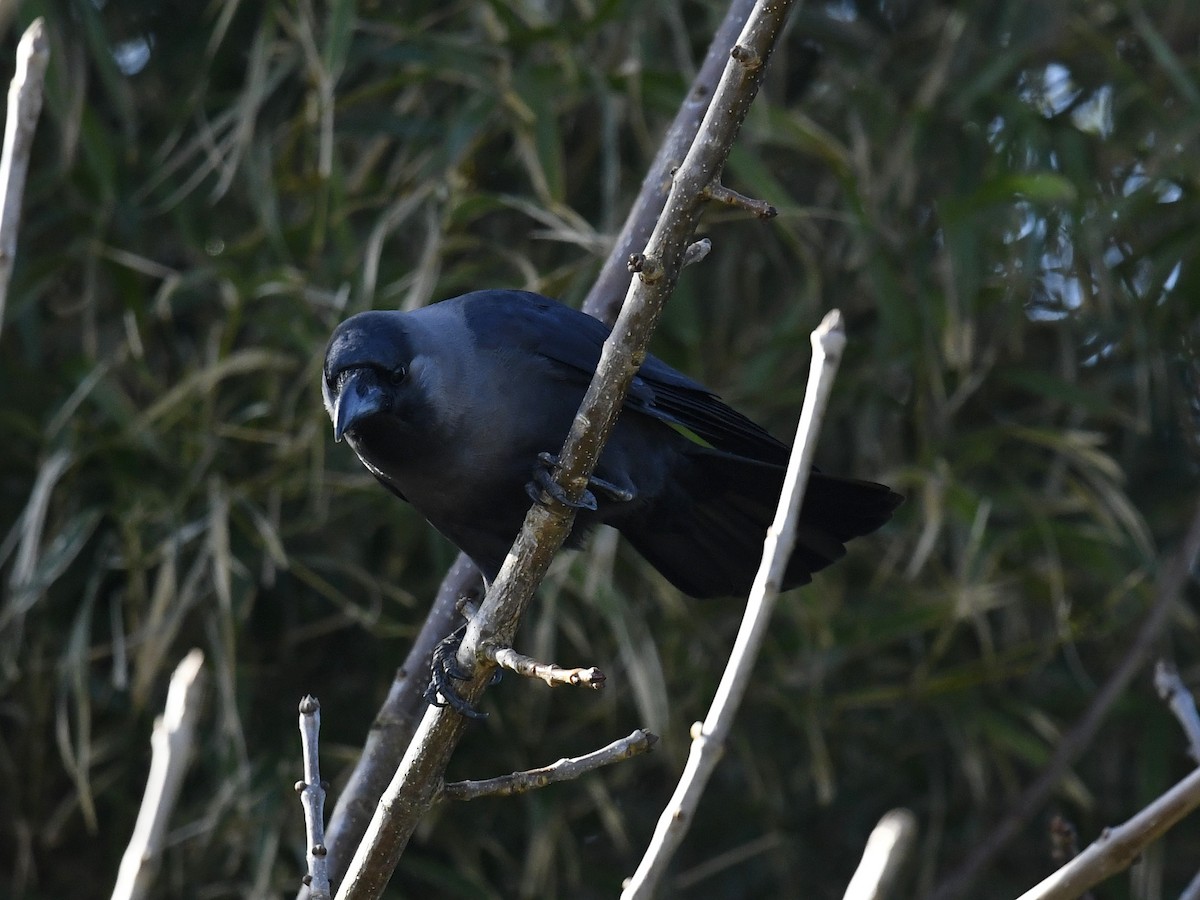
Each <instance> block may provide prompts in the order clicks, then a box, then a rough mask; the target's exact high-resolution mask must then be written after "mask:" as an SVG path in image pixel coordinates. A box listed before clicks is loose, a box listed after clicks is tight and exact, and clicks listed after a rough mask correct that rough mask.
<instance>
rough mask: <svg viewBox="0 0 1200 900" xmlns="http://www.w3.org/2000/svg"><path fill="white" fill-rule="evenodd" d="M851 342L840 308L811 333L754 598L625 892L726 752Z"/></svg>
mask: <svg viewBox="0 0 1200 900" xmlns="http://www.w3.org/2000/svg"><path fill="white" fill-rule="evenodd" d="M845 344H846V335H845V333H844V332H843V330H842V316H841V313H839V312H838V311H837V310H833V311H832V312H830V313H829V314H828V315H827V316H826V317H825V319H824V320H823V321H822V322H821V324H820V325H819V326H818V327H817V329H816V330H815V331H814V332H813V333H812V346H813V358H812V366H811V368H810V370H809V376H808V388H807V390H806V392H805V395H804V408H803V409H802V410H801V413H800V424H799V427H798V428H797V430H796V443H795V444H794V445H793V447H792V455H791V458H790V459H789V460H788V468H787V475H786V476H785V477H784V481H783V491H782V494H781V496H780V500H779V508H778V510H777V511H776V513H775V521H774V522H772V523H771V527H770V529H768V531H767V539H766V544H765V546H764V549H763V559H762V564H761V565H760V566H759V569H758V574H757V575H756V576H755V578H754V585H753V587H751V589H750V599H749V601H748V603H747V604H746V612H745V615H744V616H743V618H742V625H741V628H740V629H739V630H738V635H737V640H736V641H735V642H734V645H733V652H732V653H731V654H730V657H729V663H728V665H727V666H726V668H725V673H724V675H723V676H722V677H721V683H720V685H718V687H717V693H716V696H714V697H713V702H712V705H711V706H710V707H709V710H708V715H707V716H706V717H705V719H704V723H703V724H702V725H701V727H700V728H699V730H698V732H697V733H696V734H695V735H694V737H693V739H692V748H691V752H690V753H689V754H688V761H687V766H686V767H685V768H684V771H683V775H682V776H681V777H680V779H679V784H678V785H677V786H676V788H675V793H674V795H673V796H672V797H671V801H670V802H669V803H668V804H667V807H666V809H664V810H663V812H662V815H661V816H660V817H659V819H658V826H657V827H656V828H655V829H654V836H653V837H652V838H651V839H650V846H649V847H648V848H647V849H646V853H645V855H644V856H643V857H642V861H641V863H639V864H638V867H637V871H636V872H634V874H633V877H632V878H630V879H629V881H628V883H627V884H626V886H625V889H624V891H622V893H621V897H622V898H623V900H639V898H648V897H651V896H653V895H654V893H655V891H656V890H657V888H658V884H659V882H660V881H661V880H662V876H663V873H664V872H665V871H666V868H667V865H668V864H669V863H670V861H671V857H672V856H673V855H674V853H675V850H676V849H677V848H678V847H679V845H680V844H681V843H682V842H683V838H684V836H685V835H686V834H687V831H688V828H689V826H690V825H691V822H692V817H693V816H694V815H695V812H696V807H697V805H698V804H699V802H700V797H701V795H702V794H703V793H704V789H705V787H706V786H707V784H708V779H709V776H711V775H712V772H713V770H714V769H715V768H716V765H717V761H718V760H719V759H720V758H721V755H722V754H723V752H724V749H725V741H726V738H727V737H728V735H729V731H730V729H731V728H732V726H733V718H734V716H735V715H736V714H737V710H738V707H739V706H740V705H741V702H742V697H743V696H744V695H745V693H746V688H747V687H748V686H749V684H750V678H751V675H752V673H753V669H754V663H755V660H756V659H757V658H758V652H759V650H760V649H761V647H762V642H763V638H764V637H765V636H766V633H767V628H768V626H769V625H770V618H771V611H772V610H773V609H774V608H775V600H776V598H777V597H778V596H779V589H780V586H781V585H782V583H783V576H784V572H785V571H786V570H787V564H788V560H789V559H790V557H791V555H792V548H793V546H794V545H795V542H796V524H797V522H798V520H799V518H800V505H801V503H802V502H803V500H804V489H805V487H806V486H807V484H808V474H809V470H810V469H811V468H812V460H813V452H814V450H815V448H816V443H817V434H818V433H819V432H820V429H821V419H822V418H823V416H824V414H825V405H826V402H827V400H828V399H829V392H830V389H831V388H832V387H833V378H834V375H835V374H836V373H837V368H838V363H840V362H841V358H842V349H843V347H844V346H845Z"/></svg>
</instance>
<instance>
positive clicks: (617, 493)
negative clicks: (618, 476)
mask: <svg viewBox="0 0 1200 900" xmlns="http://www.w3.org/2000/svg"><path fill="white" fill-rule="evenodd" d="M558 465H559V461H558V457H557V456H555V455H554V454H553V453H546V452H542V453H539V454H538V465H537V466H536V467H535V468H534V470H533V480H532V481H530V482H529V483H528V484H526V485H525V492H526V493H527V494H529V497H530V499H531V500H533V501H534V502H539V503H540V502H541V499H542V492H543V491H545V492H546V493H547V494H549V495H550V496H551V497H553V498H554V499H555V500H557V501H558V502H559V503H561V504H562V505H563V506H569V507H570V508H571V509H586V510H590V511H592V512H594V511H595V510H596V508H597V503H596V495H595V494H593V493H592V491H591V490H587V489H585V490H584V492H583V494H582V495H580V497H579V499H578V500H572V499H571V498H570V497H568V496H567V493H566V491H564V490H563V488H562V485H560V484H559V483H558V482H557V481H555V480H554V470H555V469H557V468H558ZM588 488H595V490H596V491H597V492H598V493H600V494H602V495H603V496H604V497H606V498H608V499H609V500H617V501H619V502H622V503H628V502H629V501H630V500H632V499H633V497H634V494H633V491H629V490H626V489H625V488H622V487H619V486H618V485H615V484H613V483H612V482H611V481H605V480H604V479H603V478H598V477H597V476H596V475H595V474H593V475H592V476H590V477H589V478H588Z"/></svg>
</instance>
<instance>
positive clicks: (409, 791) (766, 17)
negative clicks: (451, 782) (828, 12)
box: [338, 0, 790, 900]
mask: <svg viewBox="0 0 1200 900" xmlns="http://www.w3.org/2000/svg"><path fill="white" fill-rule="evenodd" d="M789 8H790V2H788V0H777V2H766V0H763V2H760V3H758V4H756V5H755V8H754V12H753V13H752V14H751V16H750V18H749V20H748V22H747V25H746V28H745V29H743V32H742V36H741V38H740V40H739V41H738V44H739V46H745V47H749V48H753V49H754V53H755V55H756V59H757V60H758V64H756V65H755V66H754V67H749V66H746V65H744V64H742V63H739V62H738V61H736V60H734V61H732V62H730V63H729V64H728V65H727V66H726V69H725V73H724V75H723V76H722V78H721V82H720V84H719V85H718V87H717V91H716V94H715V95H714V97H713V102H712V104H711V105H710V106H709V111H708V114H706V116H705V118H704V122H703V123H702V125H701V128H700V131H699V133H698V135H697V140H696V141H695V142H694V143H693V145H692V148H691V150H690V151H689V153H688V155H687V157H686V158H685V159H684V162H683V165H682V166H681V167H680V169H679V171H678V172H677V173H676V176H675V179H674V181H673V183H672V187H671V193H670V195H669V196H668V198H667V204H666V206H665V208H664V210H663V215H662V217H661V218H660V219H659V221H658V224H657V226H656V227H655V229H654V233H653V234H652V235H651V236H650V241H649V243H648V244H647V247H646V253H645V256H646V257H647V258H649V259H652V260H654V261H655V264H656V266H658V267H660V268H661V270H662V271H663V272H664V273H665V275H664V277H662V278H660V279H658V280H656V281H654V282H653V283H650V282H649V281H648V280H646V279H645V278H638V279H635V280H634V282H633V286H632V287H631V289H630V292H629V294H628V296H627V297H626V299H625V303H624V305H623V306H622V309H621V315H620V316H619V317H618V319H617V322H616V326H615V327H614V329H613V332H612V334H611V335H610V336H609V338H608V340H607V341H605V343H604V347H603V350H602V351H601V354H600V362H599V364H598V365H597V367H596V374H595V376H594V377H593V379H592V382H591V385H590V386H589V387H588V390H587V393H586V394H585V396H584V399H583V403H582V404H581V406H580V409H579V412H578V413H577V414H576V417H575V421H574V423H573V424H572V426H571V431H570V433H569V434H568V436H567V440H566V442H565V443H564V445H563V448H562V451H561V452H560V453H559V455H558V457H559V461H560V464H559V468H558V479H559V481H560V485H561V487H562V488H563V493H564V494H565V495H566V497H567V498H568V500H572V501H575V500H578V498H579V497H580V496H582V494H583V491H584V490H585V489H586V486H587V481H588V477H589V475H590V473H591V471H592V469H593V468H594V466H595V464H596V460H597V459H598V458H599V455H600V451H601V450H602V449H603V447H604V443H605V441H606V440H607V438H608V435H609V432H610V431H611V429H612V426H613V424H614V422H615V421H616V417H617V413H618V412H619V410H620V408H621V404H622V402H623V400H624V398H625V394H626V392H627V391H628V389H629V385H630V383H631V382H632V380H633V377H634V375H635V373H636V372H637V368H638V366H639V365H640V363H641V361H642V359H644V358H645V353H646V345H647V344H648V342H649V340H650V335H651V333H652V332H653V330H654V327H655V325H656V324H657V323H658V318H659V316H660V315H661V312H662V307H663V304H664V303H665V301H666V298H667V296H668V295H669V294H670V292H671V290H672V289H673V287H674V283H675V279H676V277H677V276H678V273H679V267H680V264H681V263H682V260H683V255H684V252H685V251H686V249H687V246H688V244H689V243H690V242H691V238H692V234H693V232H694V231H695V227H696V222H697V221H698V219H699V215H700V205H701V193H702V191H703V189H704V186H705V185H706V184H708V183H709V182H710V181H711V180H712V179H713V178H714V177H716V176H717V175H719V174H720V172H721V170H722V168H723V167H724V164H725V160H726V158H727V157H728V155H729V150H730V148H731V147H732V145H733V141H734V138H735V137H736V135H737V133H738V131H739V130H740V128H741V124H742V122H743V121H744V119H745V116H746V113H747V112H748V111H749V109H750V104H751V103H752V102H753V99H754V97H755V96H756V95H757V93H758V86H759V84H760V83H761V80H762V62H763V61H765V60H766V58H767V56H768V55H769V54H770V51H771V49H772V48H773V46H774V43H775V41H776V39H777V38H778V36H779V34H780V32H781V30H782V27H783V20H784V17H785V15H786V13H787V11H788V9H789ZM573 523H574V509H573V508H572V507H570V506H568V505H566V504H563V503H561V502H559V501H558V500H552V501H551V502H550V503H549V504H546V505H543V504H541V503H535V504H534V505H533V506H532V507H531V509H530V511H529V513H528V515H527V516H526V518H525V524H524V525H523V526H522V528H521V532H520V534H519V535H518V536H517V540H516V542H515V543H514V544H513V548H512V550H511V551H510V552H509V555H508V557H507V558H506V560H505V563H504V565H503V566H502V567H501V570H500V572H499V574H498V576H497V578H496V580H495V582H494V583H493V584H492V586H491V589H490V590H489V591H488V594H487V596H486V597H485V598H484V602H483V605H482V606H481V607H480V609H479V613H478V614H477V615H475V616H474V617H473V618H472V619H471V623H470V625H469V626H468V628H467V634H466V637H465V638H464V639H463V642H462V647H461V649H460V651H459V654H458V661H459V666H460V667H461V668H462V669H464V670H465V671H471V672H473V676H472V677H470V678H469V679H467V680H465V681H464V682H463V685H462V690H461V692H460V694H461V696H462V698H463V699H464V700H466V701H467V702H468V703H471V704H474V703H476V702H477V701H478V698H479V696H480V695H481V694H482V692H483V690H484V687H485V686H486V683H487V682H488V680H489V678H490V668H491V665H492V664H491V663H490V662H485V661H482V660H480V658H479V650H480V648H481V646H483V645H484V644H485V643H487V642H492V643H495V644H503V645H510V644H511V640H512V635H513V633H514V632H515V630H516V627H517V625H518V624H519V622H520V620H521V618H522V616H523V614H524V612H525V609H526V608H527V607H528V605H529V602H530V601H531V600H532V598H533V593H534V591H535V590H536V588H537V585H538V584H539V583H540V582H541V579H542V578H543V576H544V575H545V573H546V570H547V569H548V568H549V565H550V561H551V559H552V558H553V556H554V554H555V552H557V550H558V548H559V547H560V546H561V545H562V543H563V541H564V540H565V538H566V536H567V534H568V533H569V531H570V529H571V526H572V524H573ZM464 728H465V719H464V717H463V716H461V715H459V714H458V713H456V712H453V711H449V710H446V709H443V708H437V707H432V708H430V709H429V710H428V711H427V712H426V713H425V716H424V718H423V719H422V720H421V725H420V727H419V728H418V730H417V733H416V734H415V735H414V736H413V741H412V744H411V745H410V746H409V749H408V752H407V753H405V755H404V759H403V760H402V761H401V763H400V768H399V769H398V770H397V772H396V775H395V777H394V778H393V779H392V781H391V783H390V784H389V785H388V788H387V790H386V791H385V792H384V794H383V796H382V797H381V799H380V804H379V807H378V808H377V809H376V812H375V815H374V817H373V818H372V820H371V824H370V825H369V826H368V828H367V832H366V834H365V835H364V838H363V842H362V844H361V845H360V846H359V848H358V850H357V852H356V853H355V855H354V859H353V860H352V861H351V863H350V870H349V872H348V873H347V875H346V878H345V881H344V882H343V883H342V885H341V888H340V890H339V892H338V897H339V900H350V898H360V897H363V898H365V897H377V896H379V895H380V894H381V893H382V891H383V889H384V887H385V886H386V884H387V882H388V879H390V877H391V874H392V871H393V870H394V869H395V867H396V864H397V862H398V861H399V859H400V855H401V854H402V853H403V852H404V848H405V846H406V845H407V843H408V840H409V838H410V837H411V836H412V833H413V831H414V830H415V828H416V826H417V822H418V821H419V820H420V817H421V816H422V815H423V814H424V812H425V811H426V810H427V809H428V808H429V806H430V804H431V803H432V802H433V798H434V796H435V795H436V792H437V790H438V788H439V786H440V781H441V778H442V773H443V772H444V771H445V769H446V765H447V763H448V762H449V759H450V754H451V753H452V752H453V749H454V747H455V746H457V744H458V741H459V740H460V738H461V736H462V733H463V730H464Z"/></svg>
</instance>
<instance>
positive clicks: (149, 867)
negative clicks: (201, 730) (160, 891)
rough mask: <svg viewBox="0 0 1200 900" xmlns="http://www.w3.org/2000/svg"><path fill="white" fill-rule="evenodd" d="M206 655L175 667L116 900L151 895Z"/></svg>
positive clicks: (154, 735) (119, 875)
mask: <svg viewBox="0 0 1200 900" xmlns="http://www.w3.org/2000/svg"><path fill="white" fill-rule="evenodd" d="M203 670H204V654H203V653H202V652H200V651H199V650H193V651H191V652H190V653H189V654H188V655H187V656H185V657H184V658H183V661H182V662H180V663H179V665H178V666H176V667H175V674H174V675H172V676H171V686H170V688H169V689H168V691H167V705H166V708H165V709H164V710H163V714H162V715H161V716H160V717H159V718H158V720H157V721H156V722H155V723H154V732H153V733H152V734H151V735H150V747H151V750H152V755H151V757H150V774H149V775H148V776H147V777H146V792H145V794H143V796H142V806H141V809H140V810H138V817H137V822H136V824H135V825H134V826H133V836H132V837H131V838H130V839H129V846H128V847H126V848H125V855H124V856H123V857H121V868H120V869H119V870H118V872H117V883H116V887H114V888H113V893H112V900H134V898H138V897H148V896H150V888H151V886H152V885H153V883H154V875H155V872H156V871H157V870H158V858H159V855H160V854H161V853H162V847H163V839H164V838H165V837H166V833H167V823H168V822H169V821H170V819H171V812H172V811H173V810H174V809H175V801H176V799H177V798H178V797H179V787H180V785H181V784H183V775H184V773H185V772H186V771H187V767H188V762H189V761H190V759H191V755H192V741H193V734H194V732H195V728H196V717H197V716H198V715H199V714H200V705H201V701H202V700H203V696H204V690H203V688H204V681H203V679H202V678H201V675H202V674H203Z"/></svg>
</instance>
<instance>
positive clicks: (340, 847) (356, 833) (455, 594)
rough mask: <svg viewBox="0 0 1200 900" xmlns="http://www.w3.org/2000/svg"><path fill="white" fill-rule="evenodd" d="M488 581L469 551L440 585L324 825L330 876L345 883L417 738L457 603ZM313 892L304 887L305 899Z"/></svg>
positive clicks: (451, 628) (336, 881)
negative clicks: (432, 665) (435, 661)
mask: <svg viewBox="0 0 1200 900" xmlns="http://www.w3.org/2000/svg"><path fill="white" fill-rule="evenodd" d="M482 585H483V579H482V578H480V576H479V570H478V569H476V568H475V564H474V563H472V562H471V560H469V559H468V558H467V557H466V556H465V555H464V554H461V553H460V554H459V555H458V559H456V560H455V561H454V564H453V565H452V566H451V567H450V570H449V571H448V572H447V573H446V577H445V578H444V579H443V580H442V585H441V587H440V588H439V589H438V593H437V597H436V599H435V600H434V602H433V607H432V608H431V609H430V610H429V614H428V615H427V616H426V617H425V623H424V624H423V625H422V626H421V631H420V633H419V634H418V635H417V637H416V640H414V641H413V645H412V648H411V649H410V650H409V652H408V658H407V659H405V660H404V665H403V666H402V667H400V668H399V669H397V670H396V677H395V679H394V680H393V681H392V686H391V688H390V689H389V690H388V695H387V698H386V699H385V700H384V701H383V705H382V706H381V707H380V708H379V712H378V713H376V714H375V721H374V722H373V723H372V724H371V731H370V733H368V735H367V740H366V744H365V745H364V746H363V751H362V755H361V756H359V758H358V762H357V763H356V764H355V766H354V771H353V772H352V773H351V775H350V780H349V781H347V782H346V786H345V787H344V788H342V789H341V791H340V792H339V793H338V801H337V804H336V805H335V806H334V808H333V815H332V816H331V817H330V819H329V827H328V828H327V829H325V847H326V849H327V850H328V854H329V855H328V856H327V858H326V859H327V863H328V866H329V880H330V881H331V882H332V883H333V884H340V883H341V881H342V879H343V878H344V877H345V875H346V870H347V869H348V868H349V866H350V859H351V857H353V856H354V848H356V847H357V846H358V845H359V842H360V841H361V840H362V836H363V834H364V833H365V832H366V830H367V825H368V824H369V823H370V821H371V816H372V815H373V814H374V812H375V806H376V804H378V802H379V797H380V795H381V794H382V793H383V791H384V788H386V787H387V785H388V782H389V781H391V780H392V776H393V775H394V774H395V772H396V768H397V766H399V765H400V760H401V759H403V758H404V748H406V747H407V746H408V745H409V743H410V742H411V741H412V736H413V734H415V733H416V730H417V725H418V724H419V723H420V721H421V716H422V714H423V713H424V711H425V707H426V706H427V704H426V703H425V687H426V685H428V684H429V661H430V659H431V657H432V656H433V648H434V647H436V646H437V645H438V644H439V643H440V642H441V640H442V639H443V638H444V637H446V635H448V634H449V633H450V632H451V631H453V630H454V622H455V620H456V616H457V615H458V606H459V603H460V602H461V600H462V598H463V597H465V596H468V595H471V594H478V593H480V592H481V591H480V589H481V587H482ZM307 896H308V889H307V888H302V889H301V891H300V894H299V897H300V900H303V898H305V897H307Z"/></svg>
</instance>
